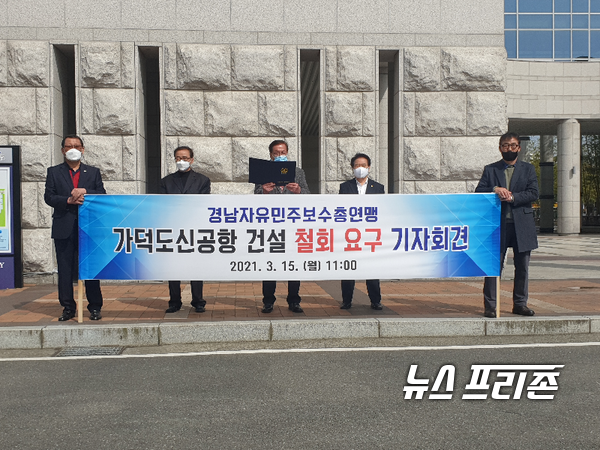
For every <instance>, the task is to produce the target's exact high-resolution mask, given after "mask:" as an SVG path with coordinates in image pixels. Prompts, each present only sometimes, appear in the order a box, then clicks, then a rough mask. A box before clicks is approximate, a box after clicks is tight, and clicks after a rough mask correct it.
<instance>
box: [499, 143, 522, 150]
mask: <svg viewBox="0 0 600 450" xmlns="http://www.w3.org/2000/svg"><path fill="white" fill-rule="evenodd" d="M517 147H519V144H515V143H514V142H513V143H512V144H502V145H501V146H500V148H502V150H508V149H509V148H510V149H511V150H514V149H515V148H517Z"/></svg>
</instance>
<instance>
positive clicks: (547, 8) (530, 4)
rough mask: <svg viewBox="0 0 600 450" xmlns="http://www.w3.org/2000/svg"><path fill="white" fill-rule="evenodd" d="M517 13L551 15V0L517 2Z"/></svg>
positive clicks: (522, 0)
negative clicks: (546, 13)
mask: <svg viewBox="0 0 600 450" xmlns="http://www.w3.org/2000/svg"><path fill="white" fill-rule="evenodd" d="M586 1H587V0H586ZM519 12H549V13H551V12H552V0H519Z"/></svg>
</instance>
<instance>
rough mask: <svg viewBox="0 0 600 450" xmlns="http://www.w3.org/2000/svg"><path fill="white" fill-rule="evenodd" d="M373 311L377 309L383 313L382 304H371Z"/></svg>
mask: <svg viewBox="0 0 600 450" xmlns="http://www.w3.org/2000/svg"><path fill="white" fill-rule="evenodd" d="M371 309H376V310H377V311H381V310H382V309H383V306H381V303H379V302H377V303H371Z"/></svg>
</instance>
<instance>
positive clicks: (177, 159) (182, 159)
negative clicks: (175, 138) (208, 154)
mask: <svg viewBox="0 0 600 450" xmlns="http://www.w3.org/2000/svg"><path fill="white" fill-rule="evenodd" d="M191 160H192V158H188V157H187V156H176V157H175V161H191Z"/></svg>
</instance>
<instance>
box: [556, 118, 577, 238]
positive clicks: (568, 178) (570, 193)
mask: <svg viewBox="0 0 600 450" xmlns="http://www.w3.org/2000/svg"><path fill="white" fill-rule="evenodd" d="M557 142H558V227H557V228H558V234H561V235H563V234H579V232H580V231H581V205H580V188H581V183H580V171H581V167H580V155H581V130H580V125H579V122H578V121H577V120H575V119H567V120H564V121H563V122H561V123H560V124H559V125H558V139H557Z"/></svg>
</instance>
